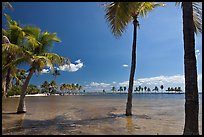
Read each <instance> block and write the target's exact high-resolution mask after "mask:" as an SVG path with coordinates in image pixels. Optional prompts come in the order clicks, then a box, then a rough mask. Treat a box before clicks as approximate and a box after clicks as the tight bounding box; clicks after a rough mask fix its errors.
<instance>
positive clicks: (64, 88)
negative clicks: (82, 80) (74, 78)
mask: <svg viewBox="0 0 204 137" xmlns="http://www.w3.org/2000/svg"><path fill="white" fill-rule="evenodd" d="M60 90H61V91H64V92H65V91H69V92H70V91H76V90H77V91H80V90H82V86H81V85H79V84H78V83H77V84H74V83H72V84H65V83H63V84H61V85H60Z"/></svg>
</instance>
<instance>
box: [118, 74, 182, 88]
mask: <svg viewBox="0 0 204 137" xmlns="http://www.w3.org/2000/svg"><path fill="white" fill-rule="evenodd" d="M143 84H145V85H162V84H184V75H174V76H158V77H150V78H140V79H138V80H135V81H134V85H136V86H139V85H143ZM119 85H120V86H128V85H129V81H124V82H121V83H119Z"/></svg>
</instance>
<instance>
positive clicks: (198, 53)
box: [195, 49, 200, 58]
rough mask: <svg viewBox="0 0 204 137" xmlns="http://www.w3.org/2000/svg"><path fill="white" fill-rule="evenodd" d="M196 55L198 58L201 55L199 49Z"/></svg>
mask: <svg viewBox="0 0 204 137" xmlns="http://www.w3.org/2000/svg"><path fill="white" fill-rule="evenodd" d="M195 54H196V58H197V57H198V56H199V55H200V51H199V50H198V49H197V50H196V51H195Z"/></svg>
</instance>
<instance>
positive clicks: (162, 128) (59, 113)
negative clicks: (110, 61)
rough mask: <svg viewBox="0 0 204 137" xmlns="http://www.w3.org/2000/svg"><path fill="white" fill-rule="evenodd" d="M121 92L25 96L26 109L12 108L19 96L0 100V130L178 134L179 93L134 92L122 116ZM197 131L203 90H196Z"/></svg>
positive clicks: (181, 120)
mask: <svg viewBox="0 0 204 137" xmlns="http://www.w3.org/2000/svg"><path fill="white" fill-rule="evenodd" d="M126 99H127V95H126V94H115V95H114V94H104V95H83V96H82V95H81V96H80V95H79V96H41V97H26V107H27V113H25V114H15V112H16V109H17V105H18V100H19V98H7V99H5V100H3V102H2V134H3V135H157V134H159V135H182V134H183V128H184V116H185V113H184V102H185V100H184V94H134V95H133V105H132V113H133V115H132V116H128V117H127V116H125V107H126ZM199 132H200V135H202V94H200V95H199Z"/></svg>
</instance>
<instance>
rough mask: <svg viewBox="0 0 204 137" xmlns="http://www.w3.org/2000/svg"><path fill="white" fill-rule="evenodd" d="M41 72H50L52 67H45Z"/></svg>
mask: <svg viewBox="0 0 204 137" xmlns="http://www.w3.org/2000/svg"><path fill="white" fill-rule="evenodd" d="M41 73H50V69H49V68H48V69H43V70H42V71H41Z"/></svg>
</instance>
